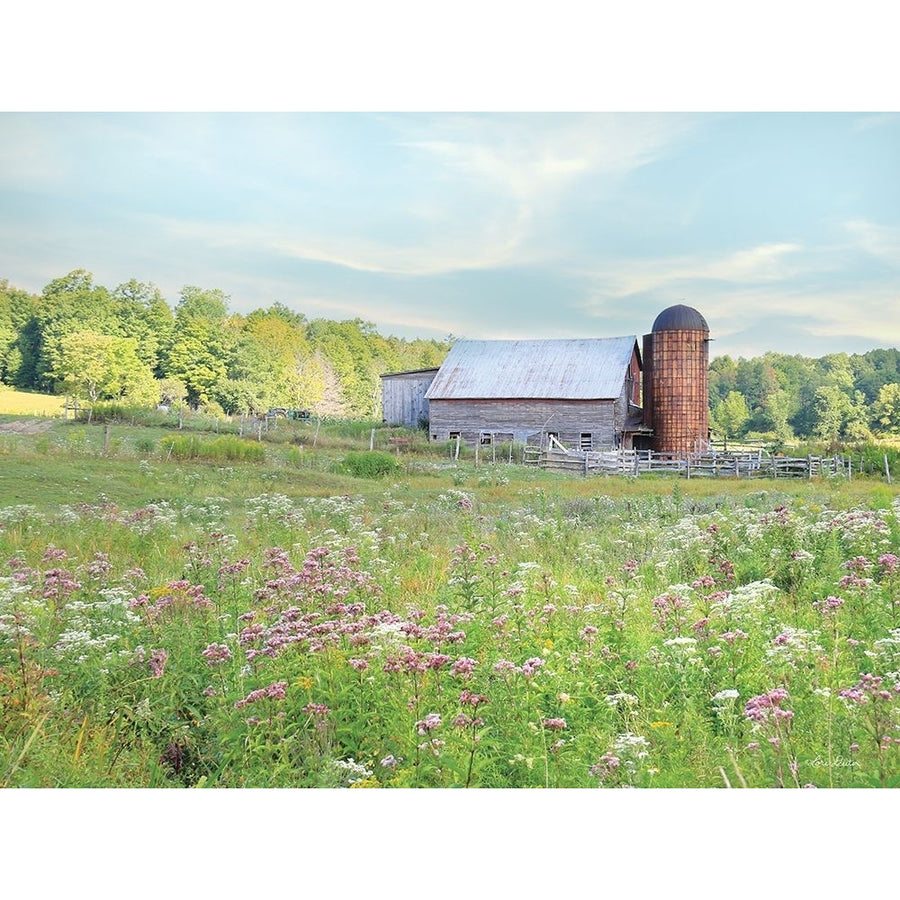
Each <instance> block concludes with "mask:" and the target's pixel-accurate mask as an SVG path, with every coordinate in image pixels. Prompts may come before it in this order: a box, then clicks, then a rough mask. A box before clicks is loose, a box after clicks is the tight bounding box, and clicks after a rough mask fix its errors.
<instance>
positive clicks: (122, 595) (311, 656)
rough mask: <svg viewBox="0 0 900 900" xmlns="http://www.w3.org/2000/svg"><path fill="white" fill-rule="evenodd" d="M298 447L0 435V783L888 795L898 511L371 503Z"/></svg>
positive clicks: (897, 735)
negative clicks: (215, 455)
mask: <svg viewBox="0 0 900 900" xmlns="http://www.w3.org/2000/svg"><path fill="white" fill-rule="evenodd" d="M294 427H295V425H294V423H291V424H290V425H288V424H287V423H284V427H282V424H281V423H280V424H279V427H278V433H279V438H280V439H279V440H263V441H256V442H253V446H258V447H260V448H264V454H263V456H261V458H260V459H258V460H257V461H255V462H250V461H246V460H241V459H235V460H200V459H183V460H179V459H176V458H174V454H169V453H168V452H167V443H168V442H167V439H166V436H167V435H168V436H169V437H172V436H174V437H176V438H177V439H179V440H184V436H181V435H178V434H177V432H172V430H171V429H169V428H165V427H161V426H154V427H132V426H131V425H127V424H123V423H109V424H107V423H104V424H99V425H91V426H87V425H84V424H82V423H78V424H72V423H68V424H66V423H63V422H57V423H56V424H54V425H53V426H52V427H51V428H50V429H49V430H48V431H46V432H45V433H43V434H39V435H23V434H14V435H9V434H6V435H3V436H2V437H0V558H2V563H3V566H4V571H3V574H2V575H0V708H2V714H3V715H2V724H0V783H2V784H7V785H8V786H72V787H77V786H80V787H85V786H131V787H181V786H195V785H204V786H222V787H238V786H249V787H356V788H359V787H477V786H480V787H504V788H509V787H537V788H546V787H551V788H552V787H563V788H565V787H578V788H584V787H616V786H636V787H704V788H722V787H726V786H727V785H730V786H732V787H740V786H743V785H747V786H751V787H772V786H778V787H780V786H785V787H791V786H802V785H804V784H815V785H816V786H819V787H880V786H893V785H894V784H895V783H897V779H898V777H900V758H898V756H900V749H898V747H900V731H898V725H900V720H898V716H900V700H898V701H896V702H895V701H894V699H893V698H894V696H895V695H894V693H893V683H894V679H895V678H896V677H898V676H895V674H893V673H896V672H898V671H900V651H896V652H895V650H894V646H895V644H896V645H897V646H900V631H896V629H898V628H900V621H898V619H897V615H898V601H900V577H898V578H897V579H896V580H895V564H894V563H893V562H892V557H894V555H896V554H897V552H898V549H900V521H898V512H900V501H898V487H897V486H896V485H888V484H887V483H886V481H885V480H884V479H877V478H874V477H873V478H859V479H854V480H853V481H852V482H847V481H846V480H820V479H814V480H812V481H807V480H799V481H784V480H780V481H778V482H772V481H749V480H741V481H737V480H729V479H718V480H712V479H710V480H701V479H691V480H690V481H685V480H682V479H677V478H672V477H664V476H652V477H651V476H642V477H641V478H639V479H632V478H617V477H609V478H604V477H596V478H588V479H585V478H571V477H565V476H560V475H556V474H552V473H546V472H540V471H537V470H534V469H531V468H523V467H520V466H509V465H506V464H497V465H481V466H479V467H477V468H476V467H475V466H474V464H473V461H472V460H463V461H461V462H459V463H454V462H453V461H452V460H450V459H449V458H448V456H446V455H444V454H443V453H438V454H435V453H430V452H428V449H427V448H413V449H409V448H408V447H407V446H406V445H404V450H403V452H401V453H399V454H398V453H396V450H395V449H394V450H392V451H391V452H392V456H391V459H392V460H394V461H396V462H397V463H398V465H399V468H398V469H397V470H396V471H393V472H390V471H388V472H386V473H385V474H384V475H383V476H382V477H381V478H379V479H373V478H369V477H353V476H352V475H350V474H348V473H347V471H346V466H345V465H343V464H342V461H343V460H345V459H346V457H347V455H349V454H356V455H357V456H356V457H355V458H359V457H360V455H361V456H362V458H363V459H367V458H369V457H367V456H366V454H367V453H368V448H369V442H370V440H371V437H372V436H371V429H370V428H367V427H362V426H357V427H356V428H355V429H354V428H350V427H349V426H342V427H340V428H337V427H335V428H334V429H333V430H332V427H331V426H328V425H323V426H321V427H320V428H319V430H318V433H317V437H316V442H315V443H316V446H315V447H313V446H311V442H310V441H309V440H308V438H309V437H310V434H311V432H310V430H309V426H308V425H305V424H304V425H303V426H302V427H297V429H296V430H294ZM312 427H313V429H315V427H316V426H315V425H313V426H312ZM304 428H305V429H306V430H303V429H304ZM312 433H315V432H312ZM221 437H222V436H221V435H219V436H216V435H214V434H208V435H206V436H203V437H202V442H204V443H205V442H207V441H208V442H209V443H210V444H212V443H213V442H215V441H217V440H221ZM376 437H377V439H376V442H375V443H376V448H377V449H379V450H380V451H381V452H384V446H383V445H379V443H378V442H379V441H386V436H385V435H384V434H381V435H377V436H376ZM228 440H229V441H237V440H238V439H237V437H235V436H234V435H230V436H229V437H228ZM350 458H351V459H353V458H354V457H353V456H351V457H350ZM372 458H374V457H372ZM360 474H361V475H367V474H370V473H369V472H368V471H361V472H360ZM898 574H900V573H898ZM835 598H837V600H839V601H840V602H836V601H835ZM867 678H869V679H870V680H866V679H867ZM872 679H881V681H880V682H877V684H876V682H875V681H874V680H872ZM881 690H887V697H888V699H884V698H881V697H880V696H879V695H878V694H877V692H878V691H881ZM842 692H843V695H842ZM754 704H755V705H754ZM754 717H755V718H754ZM885 737H887V738H889V739H890V743H889V744H885V743H884V739H885ZM895 739H896V741H897V746H896V747H895Z"/></svg>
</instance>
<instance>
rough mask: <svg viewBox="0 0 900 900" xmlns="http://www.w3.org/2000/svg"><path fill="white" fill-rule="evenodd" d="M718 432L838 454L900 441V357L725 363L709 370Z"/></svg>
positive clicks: (779, 357)
mask: <svg viewBox="0 0 900 900" xmlns="http://www.w3.org/2000/svg"><path fill="white" fill-rule="evenodd" d="M709 396H710V425H711V428H712V430H713V432H714V435H715V436H718V437H720V438H725V439H732V438H746V437H752V438H762V439H766V440H769V441H771V442H773V443H775V444H785V443H788V442H790V441H792V440H794V439H798V438H799V439H802V440H817V441H821V442H823V443H826V444H829V445H831V446H835V447H836V446H837V445H839V444H842V443H847V442H851V443H852V442H859V441H867V440H870V439H871V438H872V437H874V436H877V435H896V434H900V352H898V351H897V350H896V349H890V350H887V349H877V350H869V351H868V352H867V353H862V354H857V353H854V354H847V353H831V354H829V355H827V356H823V357H821V358H818V359H812V358H810V357H806V356H801V355H789V354H783V353H771V352H770V353H765V354H763V356H761V357H754V358H752V359H743V358H740V359H737V360H735V359H732V358H731V357H730V356H720V357H717V358H716V359H714V360H713V361H712V362H711V363H710V367H709Z"/></svg>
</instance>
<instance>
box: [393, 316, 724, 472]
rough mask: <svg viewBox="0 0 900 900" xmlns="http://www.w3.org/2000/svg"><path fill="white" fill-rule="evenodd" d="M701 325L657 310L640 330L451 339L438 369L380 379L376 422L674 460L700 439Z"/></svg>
mask: <svg viewBox="0 0 900 900" xmlns="http://www.w3.org/2000/svg"><path fill="white" fill-rule="evenodd" d="M709 340H710V338H709V326H708V325H707V323H706V320H705V319H704V318H703V316H702V315H701V314H700V313H699V312H698V311H697V310H696V309H694V308H693V307H690V306H684V305H683V304H678V305H676V306H670V307H669V308H668V309H665V310H663V311H662V312H661V313H660V314H659V315H658V316H657V317H656V321H655V322H654V323H653V328H652V330H651V332H650V333H649V334H646V335H644V342H643V355H642V353H641V349H640V347H639V345H638V341H637V338H636V337H633V336H628V337H616V338H576V339H571V340H564V339H548V340H522V341H516V340H502V341H501V340H498V341H458V342H457V343H455V344H454V345H453V346H452V347H451V349H450V352H449V354H448V355H447V358H446V359H445V360H444V362H443V364H442V365H441V367H440V368H439V369H423V370H420V371H416V372H398V373H396V374H391V375H382V377H381V378H382V395H383V409H384V415H383V418H384V421H385V422H386V423H388V424H397V425H407V426H417V425H420V424H423V423H425V422H427V423H428V430H429V434H430V436H431V440H433V441H446V440H453V439H455V438H459V439H460V440H461V441H464V442H465V443H467V444H473V443H476V442H480V443H494V442H502V441H510V440H511V441H516V442H518V443H529V442H532V443H534V442H540V443H541V444H545V443H547V442H549V441H550V439H551V438H555V439H556V440H558V441H559V442H560V443H562V444H564V445H565V446H566V447H568V448H571V449H576V450H614V449H623V450H630V449H640V450H654V451H656V452H658V453H663V454H672V455H674V456H682V455H684V454H688V453H694V452H697V451H699V450H700V449H702V447H703V446H704V445H706V443H707V441H708V438H709V425H708V405H709V384H708V369H709Z"/></svg>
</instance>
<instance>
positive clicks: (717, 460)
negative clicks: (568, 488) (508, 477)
mask: <svg viewBox="0 0 900 900" xmlns="http://www.w3.org/2000/svg"><path fill="white" fill-rule="evenodd" d="M523 461H524V462H525V464H526V465H529V464H530V465H537V466H539V467H540V468H542V469H550V470H553V471H557V472H571V473H572V474H579V475H632V476H638V475H642V474H644V473H649V472H668V473H672V474H677V475H681V476H683V477H685V478H701V477H712V478H717V477H721V476H726V477H732V478H814V477H817V476H847V477H852V474H853V473H852V465H851V463H850V461H849V459H846V458H844V457H843V456H833V457H821V456H806V457H788V456H770V455H768V454H765V453H763V451H762V450H760V451H757V452H750V453H720V452H717V451H710V452H708V453H697V454H691V455H688V456H682V455H674V454H670V453H654V452H653V451H651V450H641V451H635V450H608V451H580V450H566V449H565V448H563V447H562V446H561V445H559V444H556V445H554V446H551V447H549V448H544V449H539V448H537V447H528V448H526V449H525V455H524V459H523Z"/></svg>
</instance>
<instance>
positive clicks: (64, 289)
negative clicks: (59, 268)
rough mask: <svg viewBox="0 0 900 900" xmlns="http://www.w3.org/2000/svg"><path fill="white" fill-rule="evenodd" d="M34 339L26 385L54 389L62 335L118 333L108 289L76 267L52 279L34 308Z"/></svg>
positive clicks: (88, 273) (41, 388)
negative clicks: (31, 370) (30, 377)
mask: <svg viewBox="0 0 900 900" xmlns="http://www.w3.org/2000/svg"><path fill="white" fill-rule="evenodd" d="M35 321H36V331H37V334H36V340H35V345H36V346H35V347H34V352H35V353H36V357H37V358H36V360H35V364H34V383H33V384H31V385H29V387H35V388H37V389H38V390H53V389H54V387H55V384H54V380H55V377H56V376H55V374H54V373H56V372H57V371H59V365H60V359H59V354H60V348H61V342H62V339H63V337H64V336H66V335H70V334H74V333H75V332H82V331H89V332H91V333H94V334H105V335H115V336H118V335H120V334H121V332H120V329H119V324H118V321H117V319H116V316H115V312H114V309H113V302H112V299H111V297H110V294H109V291H107V290H106V288H104V287H99V286H98V287H95V286H94V282H93V275H91V273H90V272H86V271H85V270H84V269H75V270H74V271H72V272H69V274H68V275H65V276H63V277H62V278H54V279H53V281H51V282H50V283H49V284H48V285H47V286H46V287H45V288H44V290H43V292H42V294H41V297H40V300H39V301H38V304H37V309H36V310H35Z"/></svg>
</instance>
